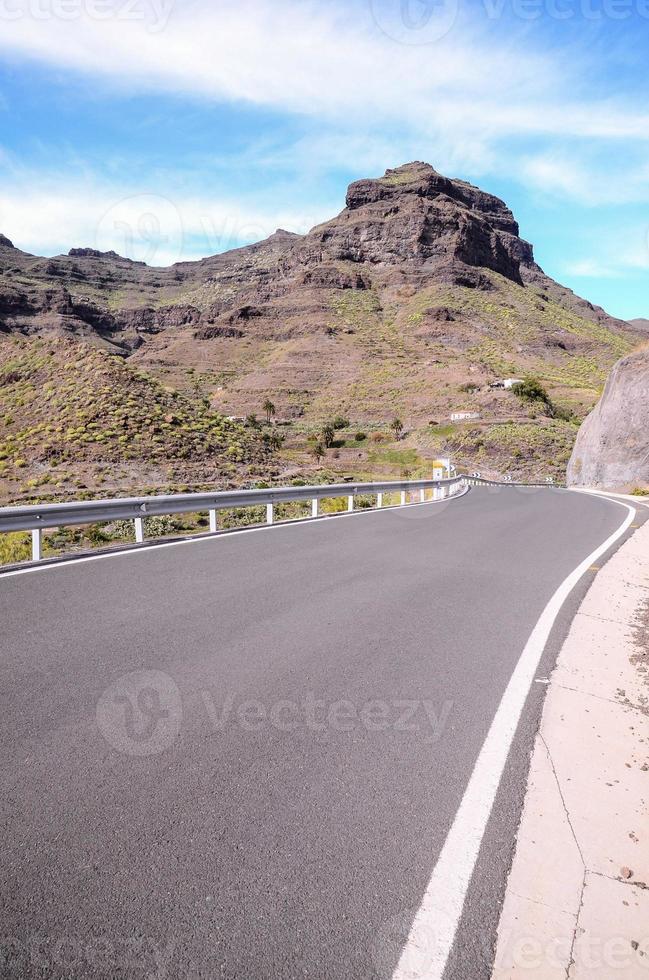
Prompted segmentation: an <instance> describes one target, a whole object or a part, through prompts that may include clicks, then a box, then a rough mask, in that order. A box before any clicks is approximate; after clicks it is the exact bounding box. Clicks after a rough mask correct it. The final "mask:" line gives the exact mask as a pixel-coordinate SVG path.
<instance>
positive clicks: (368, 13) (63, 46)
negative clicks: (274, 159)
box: [0, 0, 649, 140]
mask: <svg viewBox="0 0 649 980" xmlns="http://www.w3.org/2000/svg"><path fill="white" fill-rule="evenodd" d="M98 2H101V4H102V9H104V8H105V7H106V4H107V3H108V4H112V8H111V9H112V10H113V16H112V17H109V16H104V17H102V18H101V19H99V18H98V17H97V16H92V11H94V10H95V7H94V4H95V3H98ZM168 2H169V0H155V3H154V0H136V2H135V8H134V9H135V11H136V12H137V11H138V10H139V12H140V15H141V16H140V19H133V17H132V16H131V17H126V15H125V13H124V12H125V11H126V10H132V9H133V7H132V4H129V5H128V7H127V6H126V4H125V0H93V3H92V4H91V0H39V2H38V6H39V8H41V9H45V10H51V9H52V7H53V5H55V4H57V3H58V4H59V5H63V4H66V5H67V6H69V5H70V4H71V5H72V10H73V11H76V16H69V17H68V18H67V19H64V18H62V17H61V16H53V17H50V18H49V19H48V18H36V17H34V16H33V15H32V14H30V13H29V10H30V9H31V6H32V5H33V6H36V3H35V0H2V3H3V4H5V5H6V4H10V5H11V7H12V9H18V10H21V11H23V15H22V16H18V17H16V18H15V19H10V20H5V22H4V23H3V25H2V27H3V29H2V33H1V34H0V48H1V49H4V50H5V51H7V52H11V53H12V54H14V55H16V54H19V55H21V56H23V57H28V58H33V59H35V60H38V61H40V62H44V63H47V64H50V65H55V66H57V67H63V68H69V69H75V70H78V71H81V72H83V73H86V74H90V75H92V76H95V77H97V76H99V77H104V78H105V79H109V80H111V81H112V83H113V84H116V85H120V86H128V88H129V90H130V91H132V90H134V89H139V90H146V91H151V90H160V89H162V90H166V91H169V92H174V93H178V92H184V93H188V94H191V95H196V96H201V97H207V98H210V99H216V100H223V99H230V100H241V101H245V102H250V103H253V104H255V105H263V106H268V107H271V108H275V109H279V110H283V111H291V112H297V113H301V114H305V115H308V116H314V117H317V118H326V119H328V120H329V121H336V122H337V123H340V122H343V121H344V122H349V120H350V119H351V118H353V119H354V120H356V121H359V120H362V121H364V122H368V121H371V122H373V123H378V122H379V121H380V120H387V119H389V120H392V121H398V122H399V123H401V124H407V125H408V126H410V127H411V128H412V129H413V132H415V133H417V134H420V135H421V134H426V133H429V134H431V133H433V132H444V133H447V134H454V135H455V137H456V139H460V138H462V137H465V136H467V135H469V134H470V135H471V138H473V139H476V138H477V139H481V138H484V136H486V135H488V136H490V137H492V138H493V137H498V136H506V135H513V134H521V135H526V134H557V135H564V136H570V137H574V136H578V137H584V138H606V139H621V138H625V139H636V140H648V139H649V113H647V112H646V111H644V110H643V111H637V110H635V109H633V107H627V106H624V105H619V104H613V103H610V104H609V103H599V104H597V103H595V102H593V101H591V100H586V101H581V102H580V101H575V99H574V98H572V97H570V96H569V92H570V91H572V90H573V89H574V87H575V86H574V80H575V79H574V73H576V72H577V71H578V69H579V65H575V67H574V68H573V75H571V74H569V69H567V68H566V67H565V65H564V64H563V63H562V62H561V60H560V56H552V54H551V53H549V52H548V51H546V52H542V53H539V52H538V51H536V50H535V49H534V47H533V46H532V44H531V43H530V42H529V40H527V41H525V35H524V34H522V33H521V34H520V37H519V38H513V39H512V38H509V39H508V40H505V39H501V40H500V42H499V41H498V40H496V36H495V35H494V34H493V33H492V34H489V35H485V36H482V37H481V32H480V30H479V29H476V28H475V27H474V29H473V30H472V31H468V30H467V28H466V27H465V26H464V27H462V26H460V25H459V24H458V25H456V26H455V27H454V28H452V29H451V30H450V31H449V32H448V34H446V36H444V37H443V38H442V39H440V40H439V41H437V42H436V43H435V44H424V45H415V46H412V45H408V44H400V43H397V42H395V41H394V40H392V39H391V38H389V37H387V36H386V35H385V34H384V33H382V32H381V30H379V28H378V26H377V24H376V23H375V21H374V19H373V17H372V4H371V3H370V2H369V0H367V2H351V3H348V4H347V5H342V4H341V3H327V4H326V5H325V4H317V3H315V2H305V0H301V2H298V0H272V2H270V0H219V2H218V3H214V2H213V0H196V2H194V3H184V4H181V3H180V2H178V0H176V3H175V4H174V6H173V7H172V8H171V10H170V12H169V16H168V19H165V17H166V13H167V12H168V8H167V6H165V4H166V3H168ZM138 3H139V4H140V7H138ZM155 4H158V5H160V4H162V6H157V7H156V6H155ZM56 9H58V8H56ZM152 25H153V26H156V27H159V29H155V30H152ZM487 26H488V25H487V24H486V23H484V24H482V29H483V30H485V31H486V30H487ZM514 42H518V43H514ZM574 60H575V59H574V58H573V59H572V61H573V62H574Z"/></svg>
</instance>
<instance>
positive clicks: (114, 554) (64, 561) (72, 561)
mask: <svg viewBox="0 0 649 980" xmlns="http://www.w3.org/2000/svg"><path fill="white" fill-rule="evenodd" d="M468 492H469V488H468V487H467V488H465V489H464V490H463V491H462V492H461V493H456V494H453V496H451V497H445V498H444V500H427V501H426V502H425V504H423V505H422V504H421V503H419V501H418V502H417V503H414V504H404V505H403V506H401V505H399V504H394V505H393V506H391V507H381V508H379V507H368V508H365V509H362V510H355V511H352V512H350V511H341V512H340V513H338V514H336V513H334V514H323V515H322V516H321V517H304V518H302V519H301V520H299V519H298V520H295V521H278V522H277V523H276V524H259V525H257V526H256V527H245V528H240V529H238V530H232V531H225V532H224V531H221V532H220V533H218V534H201V535H197V536H196V537H194V538H189V539H187V540H183V541H167V542H162V544H145V545H143V546H142V547H140V548H136V547H132V548H128V549H126V550H124V551H109V552H104V553H103V554H99V555H84V556H83V558H61V559H60V560H59V561H53V562H52V563H51V564H45V563H43V564H41V565H30V566H29V568H17V569H15V570H14V571H10V572H9V571H8V572H3V571H2V568H1V567H0V582H2V579H5V578H13V577H15V576H16V575H30V574H32V573H33V572H49V571H52V570H53V569H61V568H68V567H69V566H70V565H82V564H84V563H85V562H89V561H103V560H104V559H106V558H129V557H131V556H132V555H140V556H142V555H145V554H147V552H149V551H159V550H160V549H161V548H178V547H180V546H181V545H187V544H201V543H203V544H205V542H206V541H218V540H222V539H223V538H229V537H234V536H238V535H240V534H253V533H254V532H257V531H270V532H271V533H274V532H276V531H279V530H280V528H287V527H302V526H304V525H307V524H317V523H319V522H320V521H332V520H336V518H339V517H344V518H348V519H351V518H354V517H366V516H367V515H368V514H389V513H391V512H392V511H402V510H407V509H408V508H410V507H421V506H431V505H433V504H448V503H449V502H450V501H452V500H459V499H460V498H461V497H464V496H465V495H466V494H467V493H468Z"/></svg>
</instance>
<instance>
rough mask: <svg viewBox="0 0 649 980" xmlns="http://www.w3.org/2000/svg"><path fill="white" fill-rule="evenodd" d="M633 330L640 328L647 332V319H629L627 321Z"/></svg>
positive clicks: (648, 324) (648, 321)
mask: <svg viewBox="0 0 649 980" xmlns="http://www.w3.org/2000/svg"><path fill="white" fill-rule="evenodd" d="M629 322H630V324H631V326H632V327H633V329H634V330H642V331H646V332H647V333H649V320H642V319H640V320H630V321H629Z"/></svg>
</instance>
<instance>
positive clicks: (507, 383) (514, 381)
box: [489, 378, 523, 391]
mask: <svg viewBox="0 0 649 980" xmlns="http://www.w3.org/2000/svg"><path fill="white" fill-rule="evenodd" d="M522 380H523V379H522V378H503V380H502V381H494V382H493V383H492V384H490V385H489V387H490V388H504V389H505V391H509V390H510V388H513V387H514V385H519V384H521V382H522Z"/></svg>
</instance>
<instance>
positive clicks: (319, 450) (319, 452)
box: [311, 442, 326, 463]
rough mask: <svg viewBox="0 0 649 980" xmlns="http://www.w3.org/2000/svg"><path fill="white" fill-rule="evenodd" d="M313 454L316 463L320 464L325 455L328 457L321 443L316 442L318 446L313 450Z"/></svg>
mask: <svg viewBox="0 0 649 980" xmlns="http://www.w3.org/2000/svg"><path fill="white" fill-rule="evenodd" d="M311 452H312V453H313V455H314V456H315V458H316V463H319V462H320V460H321V459H322V457H323V456H324V455H326V454H325V448H324V446H323V445H322V443H321V442H316V444H315V446H314V447H313V449H312V450H311Z"/></svg>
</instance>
